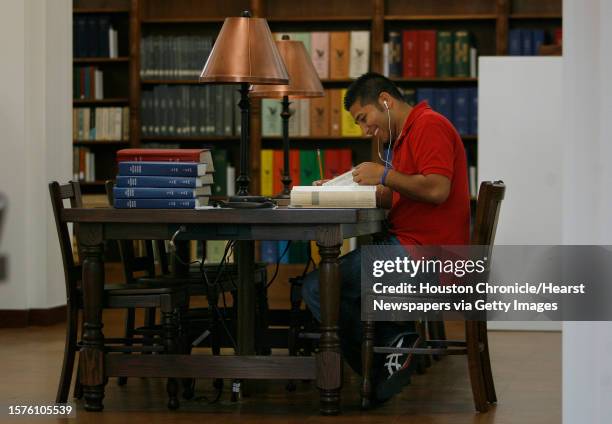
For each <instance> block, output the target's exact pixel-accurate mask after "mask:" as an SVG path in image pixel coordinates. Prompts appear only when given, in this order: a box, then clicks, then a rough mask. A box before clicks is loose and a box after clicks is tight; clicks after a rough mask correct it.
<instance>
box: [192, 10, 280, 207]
mask: <svg viewBox="0 0 612 424" xmlns="http://www.w3.org/2000/svg"><path fill="white" fill-rule="evenodd" d="M200 82H201V83H209V84H240V102H239V103H238V106H239V107H240V111H241V131H240V173H239V175H238V177H237V178H236V183H237V186H238V187H237V193H236V196H231V197H230V198H229V202H230V204H232V203H236V202H262V201H264V200H265V198H263V197H261V196H249V136H250V128H249V127H250V125H249V119H250V100H249V88H250V85H251V84H287V83H288V82H289V75H288V74H287V69H286V68H285V64H284V63H283V60H282V58H281V55H280V53H279V52H278V49H277V47H276V44H275V43H274V39H273V38H272V33H271V32H270V27H269V26H268V22H267V21H266V20H265V19H263V18H252V17H251V14H250V12H248V11H244V12H242V16H241V17H231V18H226V19H225V21H224V22H223V26H222V27H221V31H220V32H219V35H218V37H217V40H216V41H215V44H214V45H213V48H212V51H211V52H210V55H209V56H208V60H207V61H206V64H205V65H204V69H203V70H202V73H201V74H200ZM245 206H246V205H245Z"/></svg>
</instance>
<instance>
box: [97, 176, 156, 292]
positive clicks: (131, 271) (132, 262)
mask: <svg viewBox="0 0 612 424" xmlns="http://www.w3.org/2000/svg"><path fill="white" fill-rule="evenodd" d="M114 186H115V182H114V181H113V180H107V181H106V182H105V183H104V187H105V188H106V198H107V199H108V204H109V205H111V207H112V206H113V203H114V202H113V200H114V195H113V187H114ZM119 253H120V254H121V262H123V275H124V277H125V281H126V283H128V284H129V283H132V282H134V281H135V280H136V278H137V277H136V275H135V273H136V272H141V271H144V272H145V273H146V276H147V277H153V276H155V257H154V254H153V243H152V242H151V241H150V240H146V241H145V255H144V256H136V253H135V252H134V240H120V241H119Z"/></svg>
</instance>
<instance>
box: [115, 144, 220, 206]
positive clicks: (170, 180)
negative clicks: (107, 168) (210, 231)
mask: <svg viewBox="0 0 612 424" xmlns="http://www.w3.org/2000/svg"><path fill="white" fill-rule="evenodd" d="M126 150H127V149H126ZM207 153H208V155H201V156H194V157H193V160H194V162H187V161H183V160H185V159H181V161H180V162H173V161H171V156H170V155H169V156H168V160H147V159H148V158H147V157H146V156H144V157H143V156H141V153H139V155H138V156H134V157H130V154H126V153H125V151H123V152H122V155H119V154H118V155H117V159H118V169H119V173H118V175H117V180H116V183H115V187H114V188H113V199H114V200H113V201H114V204H113V206H114V207H115V208H121V209H126V208H127V209H132V208H134V209H194V208H196V207H201V206H207V205H208V202H209V199H210V195H211V192H212V190H211V186H212V184H213V174H212V172H213V171H214V169H213V166H212V159H208V158H210V152H207ZM174 157H175V158H176V156H174ZM201 158H203V160H202V159H201ZM124 159H135V160H124ZM157 159H161V158H159V157H158V158H157ZM195 160H197V162H196V161H195Z"/></svg>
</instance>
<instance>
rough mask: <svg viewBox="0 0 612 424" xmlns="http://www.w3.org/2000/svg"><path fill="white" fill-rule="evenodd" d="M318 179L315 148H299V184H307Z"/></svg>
mask: <svg viewBox="0 0 612 424" xmlns="http://www.w3.org/2000/svg"><path fill="white" fill-rule="evenodd" d="M324 169H325V168H324ZM320 179H321V177H320V176H319V163H318V162H317V152H316V150H300V185H303V186H309V185H312V183H313V182H314V181H317V180H320Z"/></svg>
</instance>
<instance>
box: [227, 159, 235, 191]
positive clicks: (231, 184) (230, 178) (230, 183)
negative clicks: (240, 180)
mask: <svg viewBox="0 0 612 424" xmlns="http://www.w3.org/2000/svg"><path fill="white" fill-rule="evenodd" d="M226 172H227V173H226V175H227V195H228V196H235V195H236V168H234V167H233V166H231V165H227V170H226Z"/></svg>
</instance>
